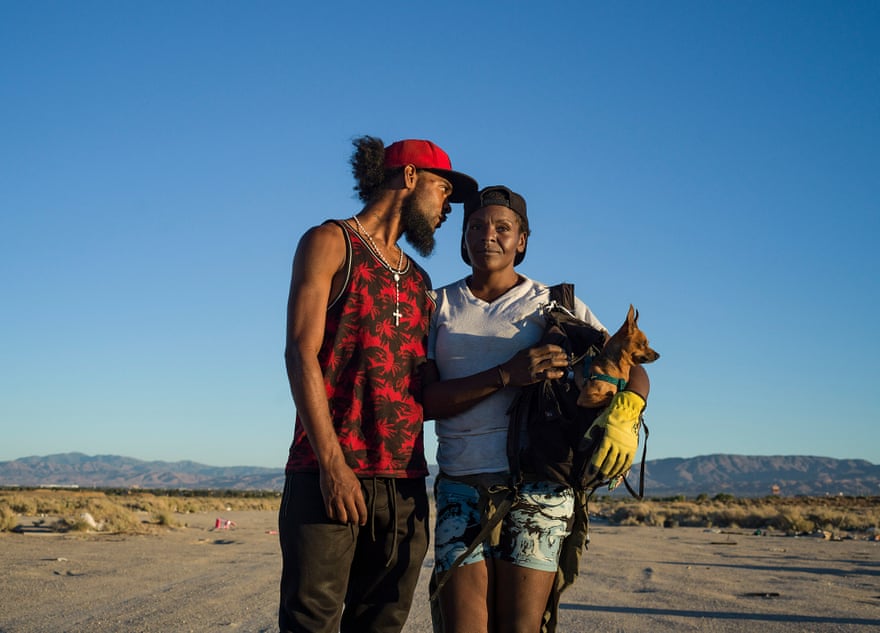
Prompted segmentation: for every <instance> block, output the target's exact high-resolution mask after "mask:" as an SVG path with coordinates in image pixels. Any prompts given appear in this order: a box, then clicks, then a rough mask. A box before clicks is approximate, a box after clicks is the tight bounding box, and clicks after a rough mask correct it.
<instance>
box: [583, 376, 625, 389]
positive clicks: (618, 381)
mask: <svg viewBox="0 0 880 633" xmlns="http://www.w3.org/2000/svg"><path fill="white" fill-rule="evenodd" d="M590 380H602V381H604V382H610V383H611V384H612V385H614V386H615V387H617V390H618V391H623V388H624V387H626V380H624V379H623V378H615V377H614V376H609V375H608V374H590Z"/></svg>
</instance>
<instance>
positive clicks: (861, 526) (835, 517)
mask: <svg viewBox="0 0 880 633" xmlns="http://www.w3.org/2000/svg"><path fill="white" fill-rule="evenodd" d="M279 502H280V496H279V495H278V494H277V493H274V492H233V491H221V492H213V491H160V490H151V491H147V490H119V489H114V490H69V489H20V490H0V532H5V531H10V530H12V529H14V528H15V527H16V526H18V525H19V524H20V523H21V522H22V517H35V518H36V520H37V521H39V520H40V519H39V517H45V519H43V521H44V527H46V528H50V529H54V530H58V531H68V530H80V531H100V532H148V531H152V530H156V529H164V528H174V527H177V526H179V525H185V522H186V517H185V515H186V514H189V513H196V512H223V511H231V510H270V511H277V510H278V505H279ZM878 502H880V499H878V498H877V497H763V498H749V497H743V498H736V497H733V496H732V495H727V494H720V495H716V496H715V497H712V498H709V497H708V496H707V495H700V496H699V497H696V498H691V499H688V498H684V497H674V498H670V499H646V500H643V501H638V500H636V499H632V498H623V497H597V498H594V499H593V500H591V501H590V512H591V514H593V515H594V516H599V517H603V518H605V519H607V520H608V521H610V522H611V523H614V524H617V525H649V526H661V527H677V526H682V527H706V528H725V529H748V530H762V531H767V532H781V533H785V534H808V533H813V532H816V531H826V532H831V533H833V534H841V533H861V532H868V531H872V530H873V531H877V530H878V529H880V503H878ZM144 515H146V516H147V517H148V518H146V519H145V518H144ZM89 517H91V520H90V519H89ZM32 520H33V519H32Z"/></svg>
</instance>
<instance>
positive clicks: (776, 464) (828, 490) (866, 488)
mask: <svg viewBox="0 0 880 633" xmlns="http://www.w3.org/2000/svg"><path fill="white" fill-rule="evenodd" d="M638 476H639V468H638V466H636V467H634V468H633V473H632V475H631V476H630V478H629V480H630V484H631V485H633V486H635V485H636V482H638ZM645 488H646V495H647V496H651V497H665V496H673V495H686V496H690V497H693V496H696V495H699V494H702V493H707V494H709V495H713V496H714V495H715V494H718V493H728V494H732V495H735V496H738V497H758V496H766V495H770V494H773V492H774V490H778V492H779V494H781V495H784V496H795V495H809V496H825V495H839V494H843V495H858V496H877V495H880V466H876V465H874V464H872V463H871V462H868V461H865V460H862V459H832V458H830V457H808V456H801V455H773V456H757V457H755V456H748V455H702V456H700V457H691V458H688V459H682V458H670V459H655V460H649V461H647V462H645Z"/></svg>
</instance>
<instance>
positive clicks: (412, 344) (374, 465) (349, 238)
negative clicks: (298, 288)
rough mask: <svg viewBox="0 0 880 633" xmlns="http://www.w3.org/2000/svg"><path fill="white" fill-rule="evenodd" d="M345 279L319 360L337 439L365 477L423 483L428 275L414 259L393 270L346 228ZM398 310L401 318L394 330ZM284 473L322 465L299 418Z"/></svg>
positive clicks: (313, 469) (329, 318)
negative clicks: (397, 277)
mask: <svg viewBox="0 0 880 633" xmlns="http://www.w3.org/2000/svg"><path fill="white" fill-rule="evenodd" d="M334 222H335V223H336V224H338V225H339V226H341V227H342V232H343V234H344V235H345V240H346V251H347V255H346V266H345V271H346V279H345V283H344V285H343V289H342V291H341V292H340V294H339V296H338V297H336V298H335V299H334V300H333V302H332V303H331V305H330V306H329V307H328V308H327V323H326V327H325V330H324V341H323V343H322V345H321V350H320V351H319V353H318V362H319V363H320V365H321V367H322V368H323V372H324V386H325V388H326V390H327V401H328V403H329V405H330V415H331V417H332V419H333V426H334V428H335V429H336V436H337V437H338V438H339V443H340V444H341V446H342V450H343V452H344V454H345V459H346V462H347V463H348V465H349V466H350V467H351V468H352V470H354V472H355V473H356V474H357V475H359V476H363V477H374V476H375V477H396V478H407V477H423V476H425V475H427V473H428V469H427V464H426V462H425V447H424V441H423V434H422V422H423V413H422V404H421V382H420V379H419V372H418V371H417V367H418V364H419V363H421V362H423V361H424V358H425V353H426V346H427V338H428V323H429V319H430V314H431V310H432V309H433V303H432V302H431V300H430V299H429V297H428V294H427V290H428V289H429V288H430V284H431V281H430V278H429V277H428V274H427V273H426V272H425V271H424V270H423V269H422V268H421V267H420V266H419V265H418V264H416V263H415V262H414V261H413V260H412V259H410V258H407V261H408V263H407V265H406V267H405V269H404V270H403V272H402V273H401V274H400V287H399V288H400V289H399V297H398V300H397V302H395V282H394V278H393V276H392V273H391V271H389V270H388V268H387V267H386V266H385V265H384V264H383V263H382V262H381V261H379V259H378V258H377V257H376V256H375V255H374V254H373V252H372V251H371V250H370V248H369V247H368V246H367V245H366V244H365V243H364V241H363V240H361V238H360V236H359V235H358V234H357V233H356V232H355V231H354V230H353V229H352V228H351V227H350V226H349V225H348V224H347V223H345V222H336V221H334ZM395 305H397V307H398V309H399V311H400V313H401V316H400V324H399V325H398V326H396V327H395V325H394V316H393V313H394V311H395ZM285 470H286V472H288V473H292V472H316V471H317V470H318V463H317V460H316V458H315V454H314V452H313V451H312V447H311V445H310V444H309V440H308V437H307V436H306V432H305V428H304V427H303V425H302V422H301V420H300V418H299V415H297V418H296V427H295V429H294V435H293V443H292V444H291V447H290V453H289V456H288V460H287V467H286V469H285Z"/></svg>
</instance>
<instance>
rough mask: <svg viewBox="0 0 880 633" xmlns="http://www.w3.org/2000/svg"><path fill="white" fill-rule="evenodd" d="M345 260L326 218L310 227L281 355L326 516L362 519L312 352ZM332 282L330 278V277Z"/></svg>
mask: <svg viewBox="0 0 880 633" xmlns="http://www.w3.org/2000/svg"><path fill="white" fill-rule="evenodd" d="M344 261H345V239H344V237H343V236H342V234H341V233H340V229H339V227H337V226H335V225H331V224H327V225H322V226H318V227H314V228H312V229H310V230H309V231H308V232H307V233H306V234H305V235H304V236H303V238H302V240H300V243H299V246H298V247H297V250H296V255H295V257H294V260H293V274H292V276H291V282H290V295H289V297H288V302H287V343H286V347H285V352H284V359H285V363H286V366H287V379H288V381H289V383H290V391H291V393H292V395H293V400H294V402H295V403H296V409H297V413H298V414H299V417H300V420H302V423H303V425H304V427H305V430H306V433H307V434H308V438H309V443H310V444H311V445H312V449H313V450H314V451H315V455H316V456H317V459H318V467H319V469H320V481H321V494H322V495H323V497H324V505H325V507H326V510H327V516H328V517H330V518H331V519H335V520H337V521H340V522H342V523H359V524H360V525H364V524H365V523H366V504H365V502H364V497H363V493H362V492H361V487H360V481H359V480H358V478H357V477H356V476H355V474H354V472H353V471H352V470H351V468H349V466H348V465H347V464H346V463H345V457H344V455H343V453H342V447H341V446H340V445H339V439H338V438H337V436H336V432H335V430H334V428H333V422H332V420H331V418H330V408H329V406H328V404H327V392H326V390H325V388H324V376H323V372H322V370H321V367H320V365H319V364H318V352H319V351H320V349H321V343H322V341H323V339H324V328H325V325H326V315H327V305H328V303H329V300H330V296H331V292H333V293H335V292H338V291H339V288H338V286H339V284H340V283H341V282H340V281H339V279H338V276H337V273H339V271H340V270H341V268H342V266H343V264H344ZM334 282H335V283H334Z"/></svg>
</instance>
